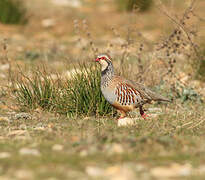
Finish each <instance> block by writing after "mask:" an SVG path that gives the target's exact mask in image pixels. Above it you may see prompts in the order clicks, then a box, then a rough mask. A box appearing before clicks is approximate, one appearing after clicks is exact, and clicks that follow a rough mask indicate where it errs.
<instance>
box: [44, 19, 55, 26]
mask: <svg viewBox="0 0 205 180" xmlns="http://www.w3.org/2000/svg"><path fill="white" fill-rule="evenodd" d="M41 25H42V26H43V27H45V28H49V27H53V26H54V25H55V20H54V19H43V20H42V21H41Z"/></svg>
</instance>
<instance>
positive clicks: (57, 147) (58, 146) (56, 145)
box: [52, 144, 63, 151]
mask: <svg viewBox="0 0 205 180" xmlns="http://www.w3.org/2000/svg"><path fill="white" fill-rule="evenodd" d="M52 150H53V151H62V150H63V146H62V145H61V144H54V145H53V147H52Z"/></svg>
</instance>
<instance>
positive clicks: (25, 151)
mask: <svg viewBox="0 0 205 180" xmlns="http://www.w3.org/2000/svg"><path fill="white" fill-rule="evenodd" d="M19 153H20V154H21V155H33V156H40V152H39V151H38V150H37V149H31V148H21V149H20V150H19Z"/></svg>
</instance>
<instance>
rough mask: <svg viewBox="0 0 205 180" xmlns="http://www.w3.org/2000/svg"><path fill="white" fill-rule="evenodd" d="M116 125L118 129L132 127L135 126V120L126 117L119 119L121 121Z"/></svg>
mask: <svg viewBox="0 0 205 180" xmlns="http://www.w3.org/2000/svg"><path fill="white" fill-rule="evenodd" d="M117 125H118V127H121V126H133V125H136V119H134V118H128V117H125V118H121V119H119V120H118V122H117Z"/></svg>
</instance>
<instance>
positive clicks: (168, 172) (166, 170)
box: [150, 163, 192, 178]
mask: <svg viewBox="0 0 205 180" xmlns="http://www.w3.org/2000/svg"><path fill="white" fill-rule="evenodd" d="M191 170H192V167H191V165H190V164H184V165H180V164H176V163H174V164H172V165H171V166H169V167H161V166H159V167H155V168H153V169H151V171H150V173H151V175H152V176H154V177H156V178H173V177H180V176H189V175H190V174H191Z"/></svg>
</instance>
